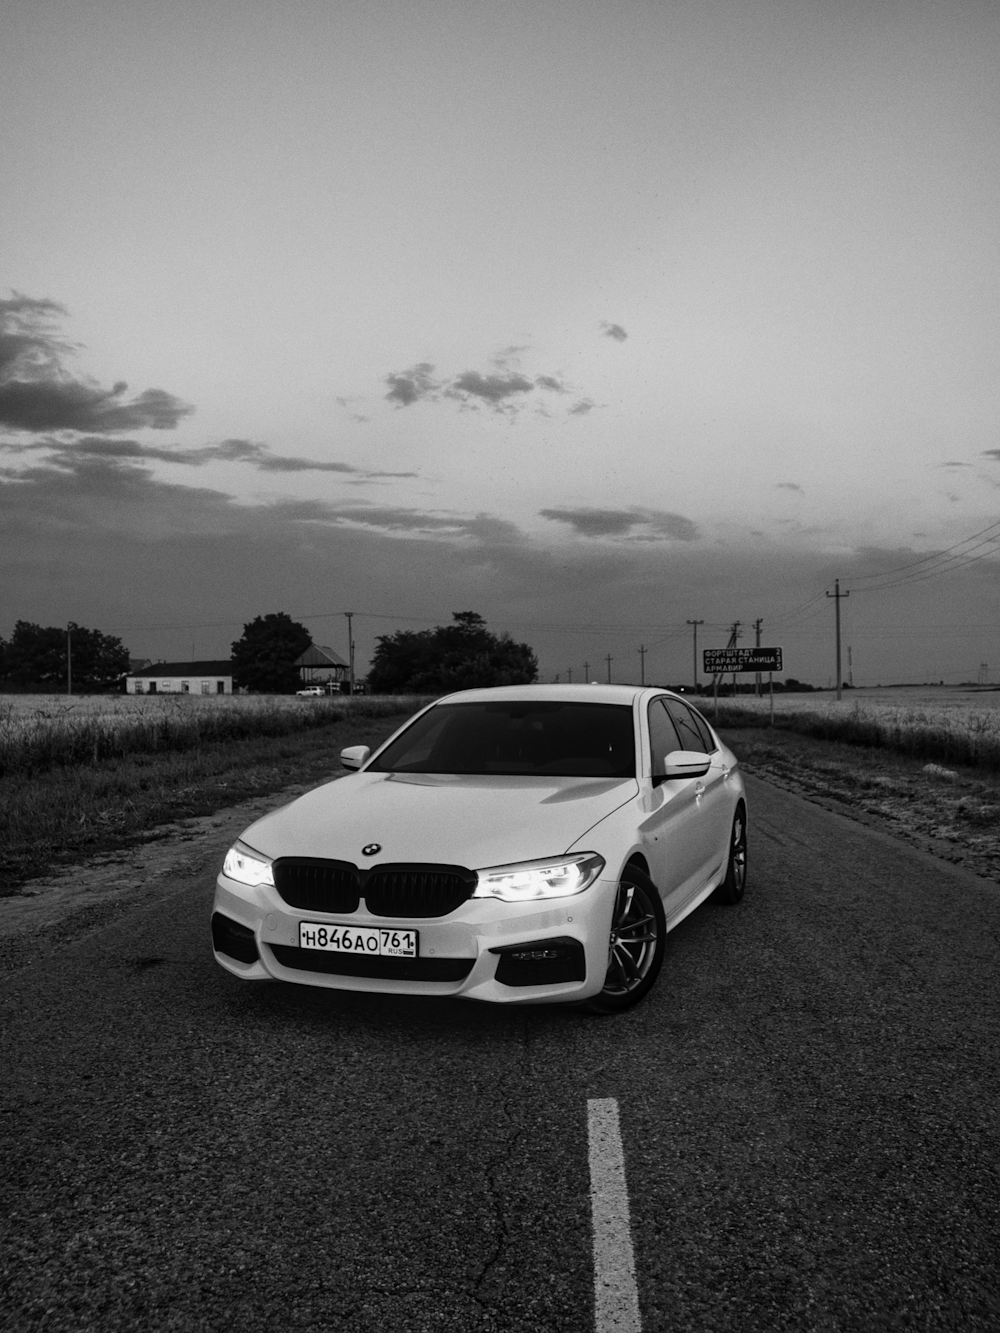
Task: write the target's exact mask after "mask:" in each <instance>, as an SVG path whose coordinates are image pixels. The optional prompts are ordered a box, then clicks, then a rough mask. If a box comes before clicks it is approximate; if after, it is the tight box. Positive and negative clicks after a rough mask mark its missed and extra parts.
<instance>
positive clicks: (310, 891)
mask: <svg viewBox="0 0 1000 1333" xmlns="http://www.w3.org/2000/svg"><path fill="white" fill-rule="evenodd" d="M271 873H272V874H273V875H274V884H275V887H276V888H277V890H278V893H279V894H280V895H281V897H282V898H283V899H284V900H285V902H286V903H288V905H289V907H298V908H300V909H301V910H303V911H306V912H328V913H331V914H337V913H340V914H342V915H343V914H349V913H353V912H356V911H357V910H358V904H359V902H360V901H361V885H360V881H359V878H358V870H357V866H353V865H351V863H350V862H349V861H324V860H320V859H318V858H316V857H308V856H283V857H280V858H279V859H278V860H277V861H275V862H273V863H272V866H271Z"/></svg>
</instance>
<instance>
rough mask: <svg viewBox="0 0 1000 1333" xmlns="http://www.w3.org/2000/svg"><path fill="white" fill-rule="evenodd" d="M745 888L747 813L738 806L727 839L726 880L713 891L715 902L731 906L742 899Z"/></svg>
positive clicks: (744, 808)
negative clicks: (731, 829)
mask: <svg viewBox="0 0 1000 1333" xmlns="http://www.w3.org/2000/svg"><path fill="white" fill-rule="evenodd" d="M746 886H747V812H746V806H744V805H738V806H737V807H736V814H735V815H734V816H733V831H732V833H731V834H730V837H729V864H728V865H727V866H726V878H725V879H724V880H723V881H722V883H721V884H720V885H719V887H718V888H717V889H716V890H715V895H714V896H715V900H716V902H720V903H726V904H729V905H732V904H734V903H738V902H739V901H740V899H741V898H742V897H743V894H744V891H745V889H746Z"/></svg>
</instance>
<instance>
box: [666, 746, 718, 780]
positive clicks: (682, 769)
mask: <svg viewBox="0 0 1000 1333" xmlns="http://www.w3.org/2000/svg"><path fill="white" fill-rule="evenodd" d="M710 766H711V761H710V760H709V757H708V755H707V754H700V753H699V752H698V751H697V750H671V751H670V753H669V754H668V755H667V756H666V758H665V759H664V760H663V768H664V773H663V776H664V778H667V779H669V778H703V777H704V776H705V774H706V773H707V772H708V770H709V767H710Z"/></svg>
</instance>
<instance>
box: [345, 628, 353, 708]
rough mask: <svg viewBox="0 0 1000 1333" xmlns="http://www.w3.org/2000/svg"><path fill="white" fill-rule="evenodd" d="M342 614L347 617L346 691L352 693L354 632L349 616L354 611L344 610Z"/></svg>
mask: <svg viewBox="0 0 1000 1333" xmlns="http://www.w3.org/2000/svg"><path fill="white" fill-rule="evenodd" d="M344 615H345V616H346V617H347V672H348V677H347V678H348V686H347V693H348V694H353V693H354V632H353V630H352V629H351V618H352V616H353V615H354V612H353V611H345V612H344Z"/></svg>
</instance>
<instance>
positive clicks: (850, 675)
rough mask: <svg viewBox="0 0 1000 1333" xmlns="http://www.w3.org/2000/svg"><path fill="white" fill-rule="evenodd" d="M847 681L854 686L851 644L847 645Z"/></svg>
mask: <svg viewBox="0 0 1000 1333" xmlns="http://www.w3.org/2000/svg"><path fill="white" fill-rule="evenodd" d="M847 683H848V685H850V686H851V688H852V689H853V687H854V664H853V663H852V661H851V645H850V644H848V645H847Z"/></svg>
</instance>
